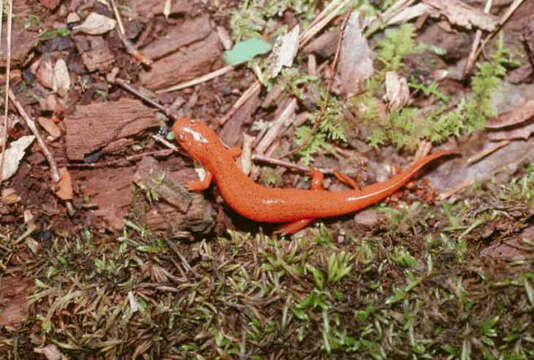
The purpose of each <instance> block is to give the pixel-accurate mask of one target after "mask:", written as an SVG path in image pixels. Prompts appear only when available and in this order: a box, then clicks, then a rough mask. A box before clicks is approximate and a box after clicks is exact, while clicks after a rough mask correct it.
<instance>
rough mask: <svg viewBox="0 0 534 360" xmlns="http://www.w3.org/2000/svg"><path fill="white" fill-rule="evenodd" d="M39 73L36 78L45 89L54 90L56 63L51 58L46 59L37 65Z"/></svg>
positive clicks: (36, 73) (37, 72)
mask: <svg viewBox="0 0 534 360" xmlns="http://www.w3.org/2000/svg"><path fill="white" fill-rule="evenodd" d="M36 66H37V71H36V72H35V77H36V78H37V81H39V83H41V85H43V86H44V87H46V88H48V89H52V87H53V86H54V63H53V60H52V59H51V58H50V57H44V58H42V59H41V61H40V62H39V63H36Z"/></svg>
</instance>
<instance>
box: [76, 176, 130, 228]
mask: <svg viewBox="0 0 534 360" xmlns="http://www.w3.org/2000/svg"><path fill="white" fill-rule="evenodd" d="M73 175H74V176H75V178H76V182H77V183H79V184H82V185H81V188H82V192H83V194H84V195H87V196H89V197H90V198H91V200H90V202H91V204H94V205H96V207H97V208H96V210H94V214H95V215H96V216H98V217H101V218H102V219H103V220H104V221H105V222H106V223H107V224H108V225H109V226H110V227H111V228H112V229H115V230H120V229H121V228H122V226H123V224H124V216H125V215H126V214H127V213H128V210H129V209H130V205H131V203H132V191H131V188H130V185H131V184H132V182H133V175H134V170H133V168H131V167H129V168H117V169H96V170H83V171H73Z"/></svg>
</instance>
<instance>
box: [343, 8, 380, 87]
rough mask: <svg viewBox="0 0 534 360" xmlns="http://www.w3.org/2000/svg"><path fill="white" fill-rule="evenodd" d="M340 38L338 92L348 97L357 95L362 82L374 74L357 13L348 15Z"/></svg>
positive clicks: (370, 54)
mask: <svg viewBox="0 0 534 360" xmlns="http://www.w3.org/2000/svg"><path fill="white" fill-rule="evenodd" d="M342 36H343V38H342V40H341V49H340V52H339V64H338V67H337V77H338V81H339V86H340V92H341V93H342V94H343V95H345V96H347V97H349V96H353V95H355V94H358V93H359V92H360V91H361V87H362V84H363V83H364V81H365V80H367V79H368V78H369V77H370V76H371V75H372V74H373V73H374V67H373V61H372V59H371V56H372V52H371V50H370V49H369V45H368V44H367V39H366V38H365V37H364V36H363V35H362V24H361V23H360V13H359V12H357V11H354V12H353V13H352V14H351V15H350V18H349V20H348V21H347V25H346V26H345V29H344V30H343V35H342Z"/></svg>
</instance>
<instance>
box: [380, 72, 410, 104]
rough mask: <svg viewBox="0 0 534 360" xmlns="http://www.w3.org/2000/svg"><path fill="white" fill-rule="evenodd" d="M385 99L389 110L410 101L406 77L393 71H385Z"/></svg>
mask: <svg viewBox="0 0 534 360" xmlns="http://www.w3.org/2000/svg"><path fill="white" fill-rule="evenodd" d="M386 100H387V101H388V103H389V110H390V111H391V110H395V109H398V108H401V107H403V106H404V105H406V104H408V101H410V90H409V89H408V82H407V81H406V78H404V77H401V76H399V75H398V74H397V73H396V72H394V71H388V72H387V73H386Z"/></svg>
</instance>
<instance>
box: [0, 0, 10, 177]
mask: <svg viewBox="0 0 534 360" xmlns="http://www.w3.org/2000/svg"><path fill="white" fill-rule="evenodd" d="M1 17H3V1H2V9H1V10H0V18H1ZM12 19H13V0H9V10H8V14H7V36H6V50H7V54H6V90H5V93H6V96H5V98H4V123H3V124H2V125H3V129H4V131H3V132H2V137H3V139H1V140H0V141H1V142H2V154H0V177H1V175H2V174H3V173H4V161H5V154H6V146H7V115H8V110H9V95H8V93H9V91H10V88H9V80H10V72H11V23H12ZM1 28H2V22H1V21H0V29H1ZM1 40H2V30H0V42H1ZM0 47H1V44H0Z"/></svg>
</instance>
